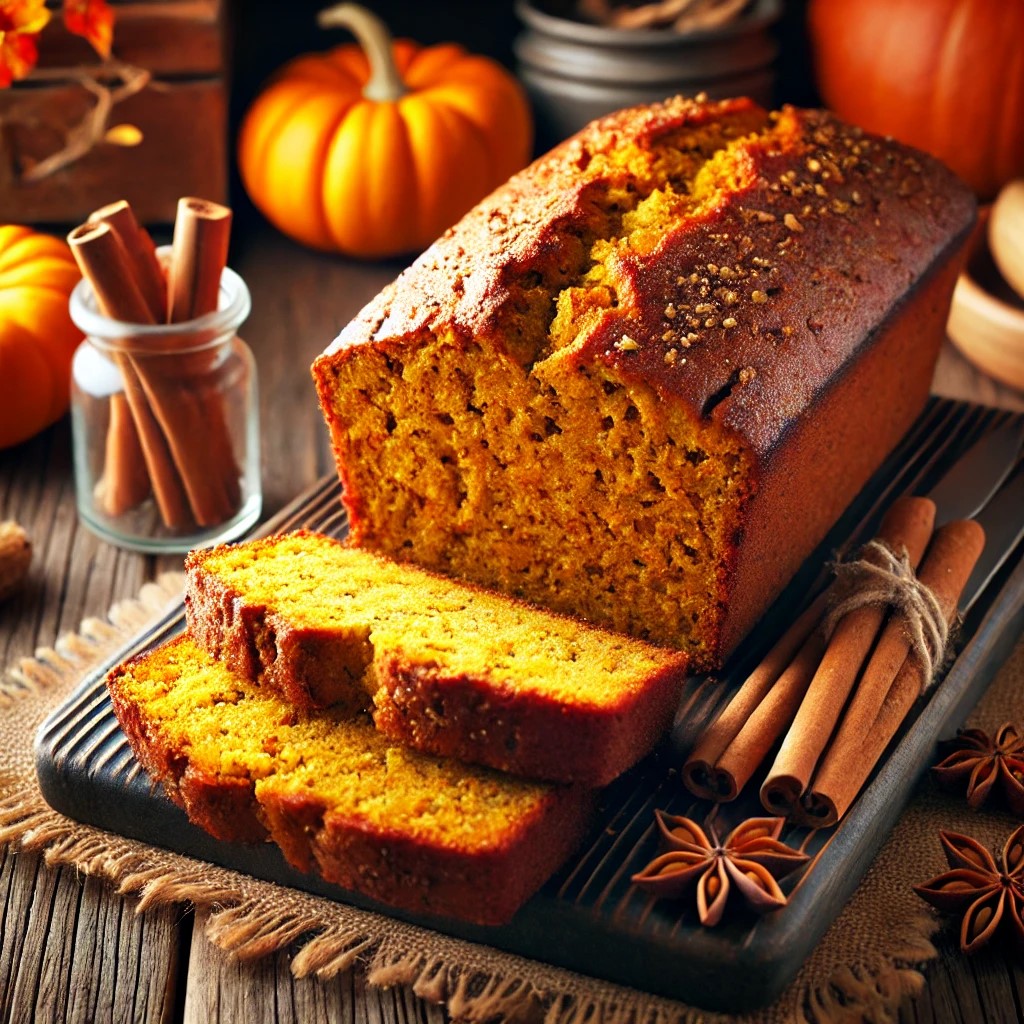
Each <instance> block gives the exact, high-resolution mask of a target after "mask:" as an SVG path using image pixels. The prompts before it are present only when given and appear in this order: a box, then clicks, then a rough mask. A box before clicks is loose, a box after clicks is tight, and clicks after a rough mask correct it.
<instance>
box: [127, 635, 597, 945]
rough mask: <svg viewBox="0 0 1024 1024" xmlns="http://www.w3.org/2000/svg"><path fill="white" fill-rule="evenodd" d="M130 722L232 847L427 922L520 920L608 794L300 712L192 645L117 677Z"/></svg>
mask: <svg viewBox="0 0 1024 1024" xmlns="http://www.w3.org/2000/svg"><path fill="white" fill-rule="evenodd" d="M107 685H108V687H109V689H110V693H111V697H112V699H113V705H114V710H115V712H116V713H117V717H118V720H119V721H120V723H121V726H122V728H123V729H124V731H125V733H126V734H127V736H128V739H129V742H130V743H131V746H132V749H133V750H134V751H135V754H136V756H137V757H138V759H139V761H140V762H141V763H142V765H143V767H145V769H146V770H147V771H148V772H149V773H150V775H151V776H152V777H153V778H154V779H157V780H158V781H160V782H161V783H162V784H163V786H164V788H165V789H166V791H167V793H168V794H169V795H170V797H171V798H172V799H173V800H174V801H175V802H176V803H177V804H179V805H180V806H182V807H184V809H185V810H186V811H187V813H188V815H189V817H190V818H191V819H192V821H194V822H195V823H196V824H197V825H199V826H201V827H202V828H204V829H206V830H207V831H208V832H210V833H211V834H212V835H214V836H215V837H217V838H218V839H223V840H229V841H230V840H239V841H246V842H252V841H257V840H260V839H264V838H266V837H267V836H268V835H269V837H270V838H271V839H273V840H274V841H275V842H276V843H277V844H278V845H279V846H280V847H281V849H282V851H283V852H284V855H285V857H286V858H287V859H288V861H289V862H290V863H291V864H292V865H294V866H295V867H297V868H299V869H300V870H302V871H307V872H308V871H317V872H318V873H319V874H320V875H321V876H322V877H323V878H324V879H326V880H327V881H329V882H334V883H337V884H338V885H340V886H342V887H344V888H345V889H349V890H353V891H355V892H358V893H361V894H363V895H365V896H368V897H370V898H371V899H374V900H378V901H380V902H382V903H386V904H388V905H390V906H393V907H398V908H400V909H402V910H406V911H410V912H413V913H418V914H423V913H426V914H436V915H440V916H445V917H457V918H460V919H463V920H467V921H472V922H475V923H478V924H488V925H490V924H500V923H502V922H504V921H506V920H508V918H510V917H511V916H512V915H513V913H514V912H515V911H516V909H517V908H518V907H519V906H520V904H522V903H523V902H524V901H525V900H526V899H527V898H528V897H529V896H530V895H531V894H532V893H533V892H534V891H535V890H536V889H538V888H539V887H540V886H541V884H543V882H544V881H545V880H546V879H547V878H548V876H550V875H551V874H552V873H553V872H554V871H555V870H556V868H557V867H558V866H559V864H561V862H562V861H563V860H564V859H565V858H566V857H567V856H568V855H569V854H570V853H571V852H572V850H573V848H574V847H575V846H576V844H577V843H578V842H579V840H580V839H581V838H582V836H583V833H584V831H585V829H586V826H587V822H588V819H589V814H590V810H591V809H592V805H593V796H592V795H591V794H590V793H589V792H587V791H586V790H583V789H581V788H577V787H555V786H549V785H545V784H542V783H533V782H526V781H523V780H520V779H516V778H513V777H511V776H505V775H501V774H499V773H497V772H492V771H490V770H488V769H483V768H472V767H466V766H463V765H458V764H456V763H454V762H450V761H444V760H441V759H438V758H433V757H429V756H425V755H422V754H417V753H414V752H413V751H410V750H407V749H406V748H404V747H401V746H397V745H395V744H394V743H392V742H390V741H389V740H387V739H385V737H383V736H381V734H380V733H378V732H377V731H376V730H375V729H374V728H373V726H372V725H371V723H370V722H369V720H368V719H367V718H365V717H359V716H356V717H353V716H350V715H346V714H344V713H342V712H341V711H338V710H331V711H301V710H298V709H296V708H295V707H293V706H292V705H290V704H288V703H286V702H285V701H283V700H282V699H281V698H280V697H279V696H277V695H276V694H274V693H273V692H271V691H270V690H268V689H266V688H261V687H257V686H253V685H252V684H251V683H249V682H246V681H245V680H243V679H241V678H239V677H238V676H236V675H233V674H232V673H231V672H230V671H229V670H228V669H227V668H226V667H225V666H224V665H222V664H221V663H219V662H217V661H215V660H213V659H212V658H210V657H209V656H208V655H207V654H206V653H205V652H204V651H203V650H202V649H201V648H200V647H199V646H198V645H196V644H195V643H194V641H193V640H192V639H191V637H189V636H188V635H187V634H184V635H182V636H179V637H177V638H175V639H174V640H172V641H170V642H168V643H167V644H165V645H163V646H162V647H159V648H157V649H156V650H153V651H151V652H149V653H146V654H143V655H141V656H139V657H137V658H134V659H132V660H130V661H128V662H126V663H125V664H122V665H120V666H119V667H117V668H115V669H114V670H113V671H112V672H111V673H110V674H109V676H108V678H107Z"/></svg>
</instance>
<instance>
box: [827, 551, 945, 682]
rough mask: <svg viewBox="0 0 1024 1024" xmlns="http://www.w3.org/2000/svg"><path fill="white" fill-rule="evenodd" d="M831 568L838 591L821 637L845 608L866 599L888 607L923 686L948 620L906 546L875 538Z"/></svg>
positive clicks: (940, 653) (935, 666)
mask: <svg viewBox="0 0 1024 1024" xmlns="http://www.w3.org/2000/svg"><path fill="white" fill-rule="evenodd" d="M832 569H833V572H834V574H835V577H836V585H837V587H838V588H839V591H838V594H837V595H836V598H835V599H834V601H832V603H831V605H830V608H829V611H828V613H827V614H826V616H825V618H824V620H823V622H822V627H821V628H822V630H823V632H824V635H825V639H826V641H827V640H828V639H829V638H830V637H831V636H832V632H833V631H834V630H835V628H836V626H837V625H838V624H839V622H840V621H841V620H842V619H843V617H844V616H845V615H847V614H848V613H849V612H852V611H855V610H856V609H857V608H864V607H866V606H868V605H874V606H876V607H883V608H891V609H892V610H893V611H894V612H895V613H896V614H897V615H899V616H900V617H901V618H902V619H903V621H904V623H905V625H906V629H907V633H908V635H909V638H910V643H911V650H912V652H913V654H914V656H915V657H916V658H917V660H918V662H919V663H920V665H921V676H922V679H923V680H924V687H927V686H929V685H930V684H931V682H932V680H933V679H934V678H935V674H936V672H938V670H939V668H940V666H941V665H942V662H943V659H944V657H945V654H946V644H947V642H948V641H949V624H948V623H947V621H946V616H945V615H944V614H943V611H942V606H941V605H940V604H939V600H938V598H937V597H936V596H935V594H934V592H933V591H932V590H931V589H930V588H929V587H927V586H925V585H924V584H923V583H922V582H921V581H920V580H919V579H918V577H917V574H916V573H915V572H914V567H913V566H912V565H911V563H910V557H909V555H908V553H907V549H906V548H905V547H903V546H901V547H900V550H899V551H898V552H897V551H895V550H893V548H892V547H890V546H889V545H888V544H886V543H885V541H883V540H879V539H877V538H876V539H874V540H870V541H868V542H867V544H865V545H864V547H863V548H861V551H860V554H859V556H858V557H857V558H856V559H855V560H854V561H852V562H839V563H836V564H835V565H833V567H832Z"/></svg>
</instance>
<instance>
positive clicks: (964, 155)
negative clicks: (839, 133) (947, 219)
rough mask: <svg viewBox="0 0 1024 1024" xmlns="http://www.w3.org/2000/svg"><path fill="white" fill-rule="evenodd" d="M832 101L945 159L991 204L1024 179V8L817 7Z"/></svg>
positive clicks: (970, 2) (816, 49) (873, 3)
mask: <svg viewBox="0 0 1024 1024" xmlns="http://www.w3.org/2000/svg"><path fill="white" fill-rule="evenodd" d="M807 16H808V25H809V30H810V38H811V44H812V50H813V55H814V64H815V70H816V73H817V79H818V86H819V88H820V90H821V95H822V99H824V101H825V103H826V104H828V106H830V107H831V108H832V109H833V110H834V111H835V112H836V113H837V114H839V115H840V116H841V117H843V118H844V119H846V120H848V121H852V122H854V123H855V124H859V125H860V126H861V127H862V128H866V129H868V131H872V132H877V133H878V134H880V135H892V136H894V137H895V138H897V139H899V140H900V141H901V142H907V143H909V144H910V145H912V146H917V147H919V148H920V149H924V150H927V151H928V152H929V153H932V154H934V155H935V156H937V157H939V158H940V159H941V160H944V161H945V162H946V163H947V164H948V165H949V166H950V167H951V168H952V169H953V170H954V171H956V172H957V174H959V175H960V176H961V177H962V178H963V179H964V180H965V181H966V182H967V183H968V184H969V185H970V186H971V187H972V188H973V189H974V190H975V192H977V194H978V196H979V197H980V198H982V199H991V198H993V197H994V196H995V194H996V193H997V192H998V191H999V188H1000V186H1001V185H1003V184H1005V183H1006V182H1007V181H1010V180H1011V179H1013V178H1017V177H1020V176H1021V175H1024V3H1022V2H1021V0H927V2H922V0H857V2H856V3H851V2H850V0H811V2H810V4H809V6H808V9H807Z"/></svg>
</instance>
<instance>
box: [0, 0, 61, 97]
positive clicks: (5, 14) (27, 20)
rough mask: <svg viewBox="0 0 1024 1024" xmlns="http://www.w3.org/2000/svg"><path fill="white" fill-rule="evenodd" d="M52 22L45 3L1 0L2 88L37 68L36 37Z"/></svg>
mask: <svg viewBox="0 0 1024 1024" xmlns="http://www.w3.org/2000/svg"><path fill="white" fill-rule="evenodd" d="M49 20H50V12H49V11H48V10H47V9H46V0H0V88H6V87H7V86H8V85H10V84H11V82H13V81H15V80H16V79H19V78H24V77H25V76H26V75H27V74H28V73H29V72H30V71H31V70H32V69H33V68H34V67H35V66H36V61H37V60H38V58H39V51H38V49H37V47H36V38H37V37H38V35H39V33H40V32H41V31H42V30H43V28H44V27H45V26H46V23H47V22H48V21H49Z"/></svg>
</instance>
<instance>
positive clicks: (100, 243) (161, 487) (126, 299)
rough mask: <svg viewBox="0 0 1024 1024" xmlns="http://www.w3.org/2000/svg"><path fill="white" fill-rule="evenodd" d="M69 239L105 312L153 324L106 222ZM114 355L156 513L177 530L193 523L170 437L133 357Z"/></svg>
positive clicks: (76, 232)
mask: <svg viewBox="0 0 1024 1024" xmlns="http://www.w3.org/2000/svg"><path fill="white" fill-rule="evenodd" d="M67 240H68V245H69V246H70V247H71V251H72V253H73V254H74V257H75V260H76V262H77V263H78V266H79V269H80V270H81V271H82V274H83V276H84V277H85V278H87V279H88V280H89V282H90V283H91V284H92V287H93V292H94V294H95V296H96V302H97V304H98V305H99V307H100V310H101V312H102V313H103V314H104V315H105V316H108V317H110V318H111V319H114V320H120V321H123V322H125V323H131V324H152V323H154V318H153V315H152V313H151V312H150V310H149V306H148V304H147V302H146V300H145V298H144V297H143V295H142V292H141V290H140V288H139V286H138V285H137V283H136V280H135V276H134V274H133V273H132V271H131V265H130V263H129V260H128V256H127V253H126V251H125V249H124V246H123V244H122V243H121V241H120V240H119V239H118V237H117V235H116V234H115V232H114V230H113V228H112V227H111V226H110V225H109V224H107V223H105V222H102V221H98V222H93V221H89V222H86V223H85V224H82V225H81V226H79V227H77V228H75V229H74V230H73V231H72V232H71V233H70V234H69V235H68V238H67ZM113 359H114V363H115V365H116V366H117V368H118V370H119V371H120V372H121V377H122V380H123V382H124V395H125V400H126V401H127V403H128V408H129V410H130V412H131V416H132V421H133V422H134V424H135V429H136V432H137V435H138V440H139V444H140V446H141V448H142V454H143V458H144V460H145V464H146V471H147V473H148V474H149V480H150V483H151V485H152V487H153V495H154V497H155V498H156V502H157V507H158V508H159V510H160V516H161V518H162V519H163V522H164V524H165V525H166V526H167V527H168V528H169V529H181V528H183V527H185V526H188V525H189V524H190V523H191V516H190V515H189V508H188V501H187V499H186V497H185V492H184V488H183V487H182V481H181V479H180V478H179V476H178V471H177V468H176V466H175V464H174V459H173V457H172V454H171V449H170V446H169V444H168V439H167V438H166V437H165V436H164V431H163V429H162V427H161V424H160V423H159V421H158V419H157V416H156V414H155V412H154V410H153V409H152V408H151V406H150V402H149V398H148V396H147V394H146V390H145V387H144V385H143V381H142V379H141V378H140V375H139V372H138V368H137V366H136V365H135V363H134V362H133V360H132V359H131V358H130V357H129V356H128V355H127V354H126V353H124V352H115V353H114V354H113Z"/></svg>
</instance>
